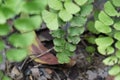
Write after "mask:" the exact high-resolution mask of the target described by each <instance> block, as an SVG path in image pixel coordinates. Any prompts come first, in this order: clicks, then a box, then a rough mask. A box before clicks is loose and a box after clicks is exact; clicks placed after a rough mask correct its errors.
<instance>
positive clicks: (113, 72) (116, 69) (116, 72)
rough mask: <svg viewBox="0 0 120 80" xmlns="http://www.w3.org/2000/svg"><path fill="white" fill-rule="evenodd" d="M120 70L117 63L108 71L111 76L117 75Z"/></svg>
mask: <svg viewBox="0 0 120 80" xmlns="http://www.w3.org/2000/svg"><path fill="white" fill-rule="evenodd" d="M119 72H120V66H119V65H114V66H113V67H112V68H111V69H110V70H109V71H108V73H109V74H110V75H112V76H115V75H117V74H118V73H119Z"/></svg>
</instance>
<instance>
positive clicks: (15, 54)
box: [6, 49, 27, 62]
mask: <svg viewBox="0 0 120 80" xmlns="http://www.w3.org/2000/svg"><path fill="white" fill-rule="evenodd" d="M26 56H27V50H26V49H9V50H8V51H7V52H6V57H7V59H8V60H9V61H11V62H20V61H22V60H23V59H25V57H26Z"/></svg>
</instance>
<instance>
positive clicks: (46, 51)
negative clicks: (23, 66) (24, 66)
mask: <svg viewBox="0 0 120 80" xmlns="http://www.w3.org/2000/svg"><path fill="white" fill-rule="evenodd" d="M53 49H54V48H53V47H52V48H50V49H48V50H47V51H45V52H43V53H41V54H39V55H38V56H36V57H34V58H32V59H30V60H29V61H28V63H29V62H31V61H33V60H34V59H36V58H38V57H41V56H43V55H45V54H47V53H48V52H50V51H51V50H53Z"/></svg>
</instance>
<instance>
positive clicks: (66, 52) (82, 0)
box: [45, 0, 93, 63]
mask: <svg viewBox="0 0 120 80" xmlns="http://www.w3.org/2000/svg"><path fill="white" fill-rule="evenodd" d="M48 2H49V1H48ZM55 3H56V4H58V5H55V4H54V5H51V4H53V3H51V2H50V3H48V4H49V6H50V8H52V9H54V10H50V11H51V12H53V13H54V14H58V16H57V19H58V23H59V25H62V26H63V27H59V28H57V29H56V30H55V29H54V30H53V31H52V32H51V34H52V36H53V37H54V38H55V39H54V40H53V43H54V49H55V51H56V52H57V58H58V61H59V62H60V63H68V62H69V61H70V57H71V56H72V55H73V53H74V51H75V50H76V45H77V44H78V43H79V42H80V40H81V39H80V35H81V34H82V33H83V32H84V30H85V28H84V27H83V26H84V25H85V23H86V21H87V17H88V16H89V14H90V13H91V12H92V10H93V6H92V5H91V3H92V2H88V0H75V1H72V0H66V1H63V0H62V1H61V0H59V1H57V0H55ZM61 3H62V7H61ZM55 6H56V8H57V9H56V8H55ZM58 6H59V7H58ZM86 6H87V7H86ZM58 10H59V11H58ZM45 16H46V15H45ZM60 21H63V22H62V23H61V22H60ZM48 22H49V21H48ZM50 22H51V20H50ZM46 24H47V21H46Z"/></svg>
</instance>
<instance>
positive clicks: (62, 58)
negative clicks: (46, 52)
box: [57, 53, 70, 64]
mask: <svg viewBox="0 0 120 80" xmlns="http://www.w3.org/2000/svg"><path fill="white" fill-rule="evenodd" d="M57 58H58V62H59V63H61V64H63V63H69V62H70V58H69V57H68V56H67V55H66V53H57Z"/></svg>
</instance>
